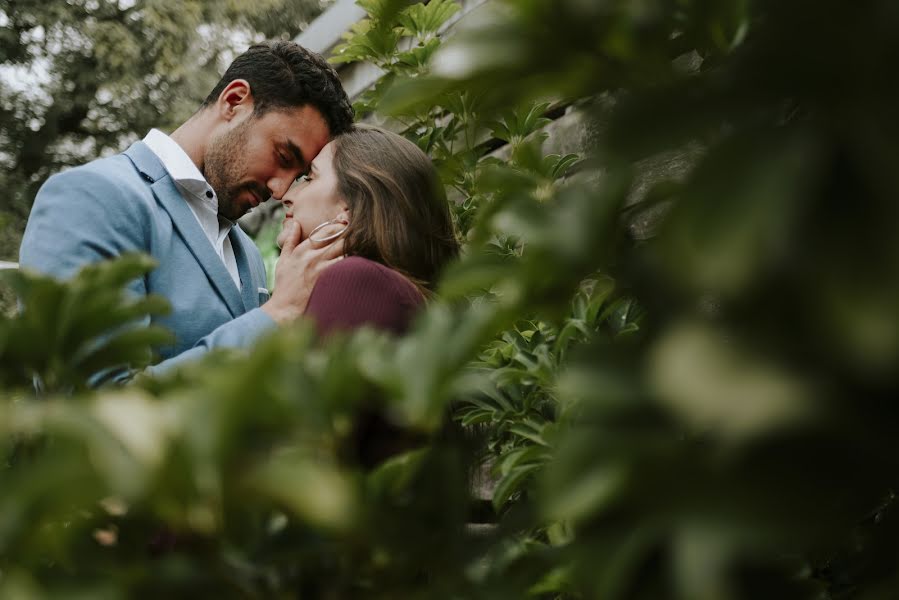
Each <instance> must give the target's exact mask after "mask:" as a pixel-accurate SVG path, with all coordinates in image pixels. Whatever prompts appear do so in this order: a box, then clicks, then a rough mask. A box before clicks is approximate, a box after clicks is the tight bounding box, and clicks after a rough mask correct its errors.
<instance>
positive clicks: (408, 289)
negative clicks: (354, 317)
mask: <svg viewBox="0 0 899 600" xmlns="http://www.w3.org/2000/svg"><path fill="white" fill-rule="evenodd" d="M336 284H342V285H343V286H344V287H345V286H349V287H351V288H359V287H368V286H372V285H374V286H377V287H378V288H380V289H383V290H385V291H390V292H393V293H395V294H398V295H401V296H407V295H408V296H410V298H411V299H413V300H414V301H416V302H418V301H420V300H423V298H422V296H421V292H419V291H418V288H417V287H416V286H415V284H414V283H412V282H411V281H409V279H408V278H407V277H405V276H404V275H402V274H400V273H398V272H396V271H394V270H393V269H391V268H390V267H387V266H385V265H382V264H381V263H379V262H375V261H373V260H369V259H367V258H363V257H361V256H348V257H346V258H344V259H343V260H340V261H338V262H336V263H334V264H333V265H331V266H330V267H328V268H327V269H325V271H324V272H322V274H321V276H320V277H319V281H318V284H317V286H316V287H318V286H330V285H336Z"/></svg>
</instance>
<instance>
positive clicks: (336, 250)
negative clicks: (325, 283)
mask: <svg viewBox="0 0 899 600" xmlns="http://www.w3.org/2000/svg"><path fill="white" fill-rule="evenodd" d="M322 250H323V253H322V258H323V259H324V260H331V259H332V258H337V257H342V256H343V238H341V239H339V240H336V241H334V242H332V243H330V244H328V245H327V246H325V247H324V248H322Z"/></svg>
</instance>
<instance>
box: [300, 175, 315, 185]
mask: <svg viewBox="0 0 899 600" xmlns="http://www.w3.org/2000/svg"><path fill="white" fill-rule="evenodd" d="M311 179H312V178H311V177H309V175H300V176H299V177H297V181H298V182H300V183H302V182H304V181H311Z"/></svg>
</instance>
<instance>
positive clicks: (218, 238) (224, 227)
mask: <svg viewBox="0 0 899 600" xmlns="http://www.w3.org/2000/svg"><path fill="white" fill-rule="evenodd" d="M144 143H145V144H146V145H147V146H149V147H150V150H152V151H153V154H155V155H156V156H157V157H158V158H159V161H160V162H161V163H162V166H163V167H165V170H166V171H168V173H169V175H170V176H171V178H172V180H173V181H174V182H175V185H176V186H177V187H178V191H180V192H181V196H182V197H183V198H184V201H185V202H187V205H188V206H189V207H190V210H191V212H192V213H193V214H194V216H195V217H196V218H197V222H198V223H199V224H200V227H201V228H202V229H203V233H205V234H206V237H207V238H208V239H209V243H210V244H212V247H213V248H214V249H215V252H216V254H218V255H219V258H221V259H222V262H224V263H225V267H226V268H227V269H228V273H230V274H231V279H233V280H234V285H236V286H237V289H238V290H239V289H240V273H239V272H238V270H237V261H236V260H235V258H234V249H233V248H232V247H231V240H230V239H229V238H228V234H229V233H230V232H231V228H232V227H234V223H233V222H232V221H229V220H228V219H226V218H224V217H222V216H219V214H218V208H219V199H218V195H216V193H215V190H214V189H212V186H210V185H209V183H207V181H206V178H205V177H203V174H202V173H200V169H198V168H197V165H195V164H194V161H192V160H191V159H190V157H189V156H188V155H187V153H186V152H185V151H184V149H183V148H182V147H181V146H179V145H178V142H176V141H175V140H173V139H172V138H170V137H169V136H167V135H166V134H164V133H163V132H161V131H159V130H158V129H151V130H150V133H148V134H147V137H145V138H144Z"/></svg>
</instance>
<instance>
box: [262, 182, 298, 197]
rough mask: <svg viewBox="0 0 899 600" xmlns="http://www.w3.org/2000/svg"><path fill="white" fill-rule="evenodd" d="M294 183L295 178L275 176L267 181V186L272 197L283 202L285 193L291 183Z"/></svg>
mask: <svg viewBox="0 0 899 600" xmlns="http://www.w3.org/2000/svg"><path fill="white" fill-rule="evenodd" d="M292 183H293V179H292V178H290V177H275V178H272V179H269V180H268V182H266V186H265V187H267V188H268V191H269V193H270V194H271V197H272V198H273V199H275V200H277V201H279V202H282V198H284V194H286V193H287V190H289V189H290V185H291V184H292Z"/></svg>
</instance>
